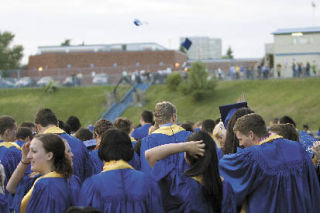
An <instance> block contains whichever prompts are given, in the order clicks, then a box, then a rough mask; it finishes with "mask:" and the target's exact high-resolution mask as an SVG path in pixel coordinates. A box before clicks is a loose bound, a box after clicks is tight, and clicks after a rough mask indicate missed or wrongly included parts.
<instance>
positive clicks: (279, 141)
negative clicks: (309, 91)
mask: <svg viewBox="0 0 320 213" xmlns="http://www.w3.org/2000/svg"><path fill="white" fill-rule="evenodd" d="M233 130H234V132H235V135H236V137H237V138H238V140H239V145H240V146H242V147H246V148H245V149H243V150H241V151H240V152H237V153H235V154H230V155H225V156H224V157H223V158H222V159H221V160H220V174H221V176H222V177H223V178H225V180H228V181H229V183H230V184H231V185H232V188H233V190H234V193H235V197H236V202H237V205H238V207H239V208H241V207H242V209H243V210H245V211H246V212H261V213H264V212H266V213H267V212H268V213H269V212H297V213H298V212H311V213H316V212H320V186H319V182H318V178H317V175H316V172H315V169H314V166H313V164H312V161H311V159H310V158H309V156H308V154H307V152H305V150H304V149H303V147H302V146H301V145H300V144H299V143H297V142H295V141H290V140H287V139H283V138H282V137H281V136H279V135H271V134H269V133H268V132H267V128H266V124H265V122H264V120H263V118H262V117H261V116H260V115H257V114H255V113H251V114H248V115H245V116H242V117H240V118H238V120H237V121H236V123H235V125H234V128H233Z"/></svg>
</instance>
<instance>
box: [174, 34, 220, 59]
mask: <svg viewBox="0 0 320 213" xmlns="http://www.w3.org/2000/svg"><path fill="white" fill-rule="evenodd" d="M188 39H189V40H191V42H192V45H191V47H190V49H189V50H188V51H187V55H188V58H189V59H191V60H207V59H219V58H221V55H222V44H221V39H219V38H209V37H188ZM184 40H185V38H180V41H181V42H180V43H182V42H183V41H184Z"/></svg>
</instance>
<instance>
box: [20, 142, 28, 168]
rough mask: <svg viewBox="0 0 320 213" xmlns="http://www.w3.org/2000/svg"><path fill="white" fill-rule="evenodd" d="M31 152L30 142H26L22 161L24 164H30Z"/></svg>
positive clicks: (23, 147)
mask: <svg viewBox="0 0 320 213" xmlns="http://www.w3.org/2000/svg"><path fill="white" fill-rule="evenodd" d="M29 151H30V141H29V142H26V143H25V144H23V146H22V152H21V154H22V158H21V160H22V161H23V162H24V163H30V161H29V159H28V157H27V156H28V153H29Z"/></svg>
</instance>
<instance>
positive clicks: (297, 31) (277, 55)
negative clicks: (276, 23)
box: [266, 27, 320, 77]
mask: <svg viewBox="0 0 320 213" xmlns="http://www.w3.org/2000/svg"><path fill="white" fill-rule="evenodd" d="M272 34H273V36H274V43H273V44H266V56H267V57H266V59H267V61H270V60H273V63H272V64H271V65H272V66H273V68H274V70H277V67H278V68H279V67H281V75H282V76H283V77H292V76H293V70H292V64H293V63H295V64H302V66H303V67H305V66H306V64H307V62H309V63H310V65H311V66H313V65H316V66H318V65H319V63H320V27H308V28H293V29H278V30H276V31H275V32H273V33H272ZM271 56H272V57H271Z"/></svg>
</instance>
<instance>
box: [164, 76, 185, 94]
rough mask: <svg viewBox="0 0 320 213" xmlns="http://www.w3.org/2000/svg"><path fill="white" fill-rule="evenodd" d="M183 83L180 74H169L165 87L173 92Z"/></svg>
mask: <svg viewBox="0 0 320 213" xmlns="http://www.w3.org/2000/svg"><path fill="white" fill-rule="evenodd" d="M182 81H183V79H182V77H181V75H180V73H171V74H170V75H169V76H168V78H167V82H166V84H167V87H168V88H169V89H170V90H172V91H174V90H176V89H177V88H178V86H179V84H180V83H181V82H182Z"/></svg>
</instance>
